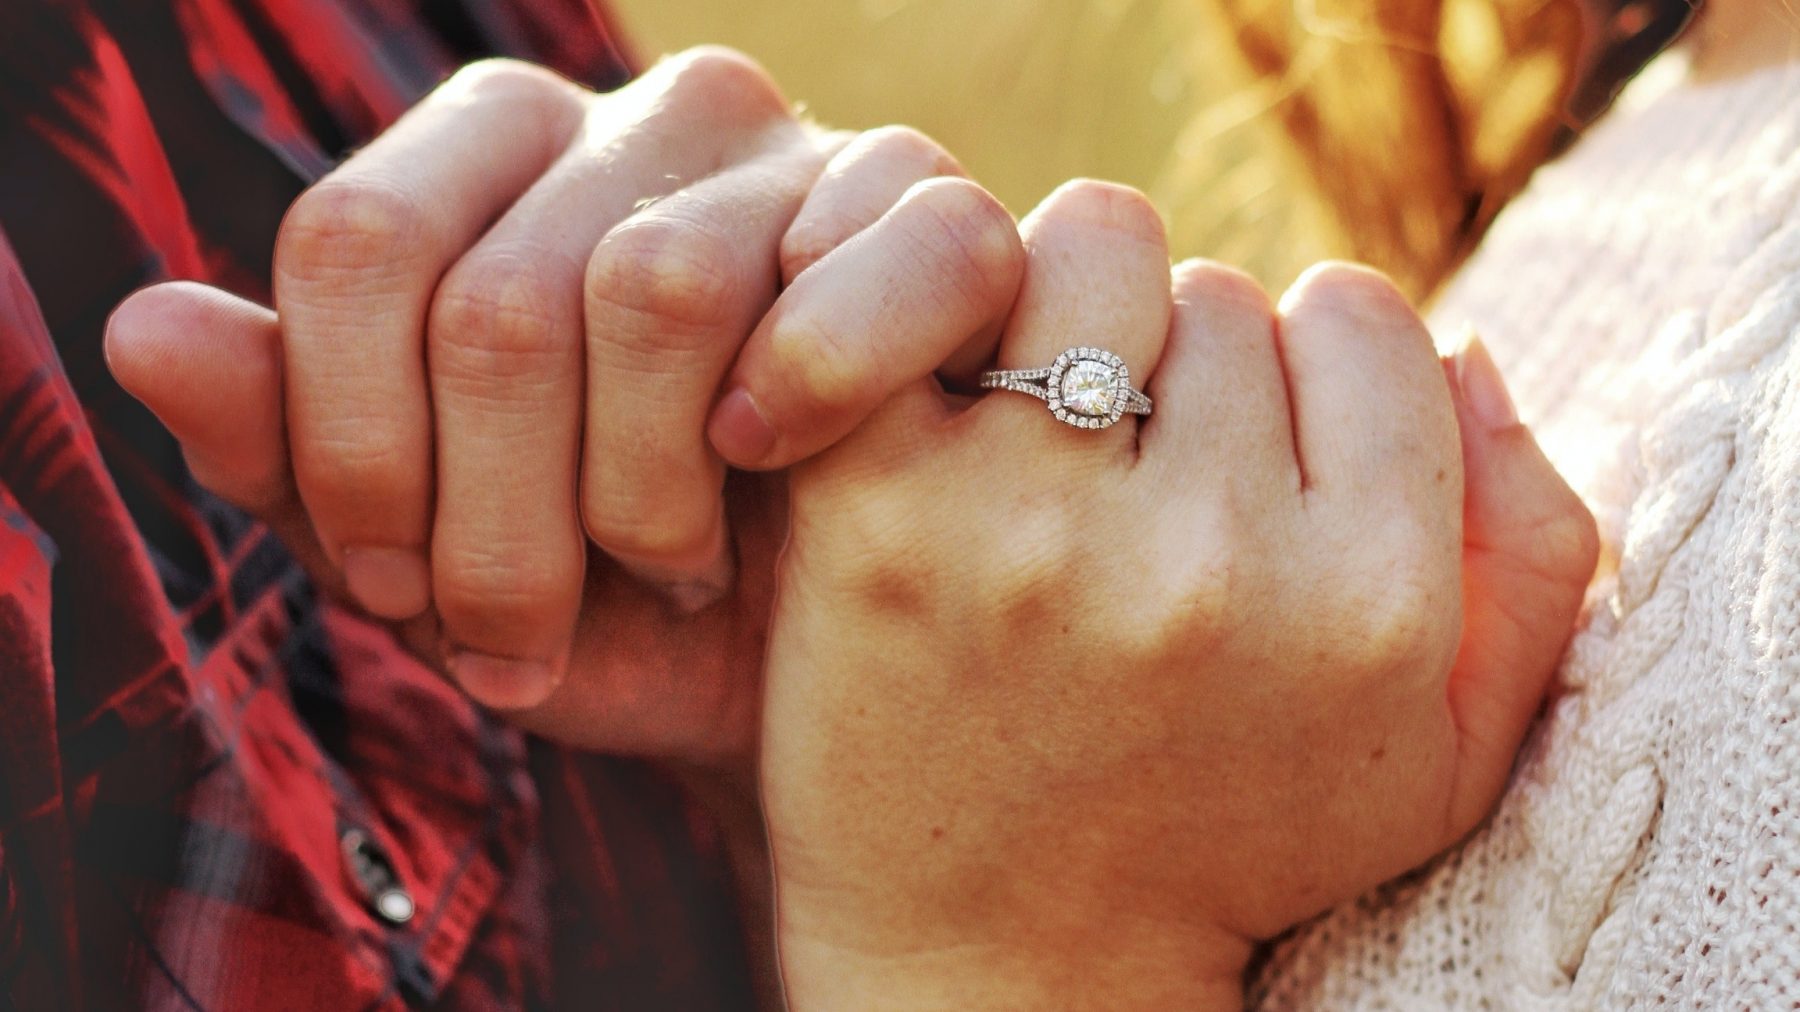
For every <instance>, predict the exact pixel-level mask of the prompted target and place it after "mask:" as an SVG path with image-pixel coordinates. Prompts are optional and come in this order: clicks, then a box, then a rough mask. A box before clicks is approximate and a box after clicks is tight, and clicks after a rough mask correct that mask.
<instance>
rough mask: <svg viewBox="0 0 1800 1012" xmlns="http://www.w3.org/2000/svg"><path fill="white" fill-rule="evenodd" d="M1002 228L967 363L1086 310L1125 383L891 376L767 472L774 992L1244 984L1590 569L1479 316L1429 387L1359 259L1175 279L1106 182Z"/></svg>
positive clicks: (1484, 718) (1217, 993)
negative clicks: (842, 425) (1071, 416)
mask: <svg viewBox="0 0 1800 1012" xmlns="http://www.w3.org/2000/svg"><path fill="white" fill-rule="evenodd" d="M1024 230H1025V234H1026V239H1027V248H1028V250H1029V259H1028V263H1027V267H1026V276H1025V282H1024V287H1023V290H1022V293H1021V295H1020V298H1019V304H1018V306H1017V309H1016V312H1015V315H1014V316H1013V317H1012V319H1011V322H1010V324H1009V326H1008V327H1007V329H1006V332H1005V336H1004V339H1003V341H1002V342H1001V345H1000V348H999V363H1000V366H1001V367H1003V368H1028V367H1035V366H1042V365H1047V364H1048V363H1049V362H1050V361H1051V360H1052V359H1053V358H1054V357H1055V356H1056V355H1057V354H1058V353H1059V352H1061V351H1062V350H1064V349H1065V348H1069V347H1073V346H1077V345H1082V344H1090V343H1094V344H1100V345H1104V346H1106V347H1108V348H1110V349H1111V350H1113V351H1115V352H1116V353H1118V354H1119V355H1121V356H1122V357H1123V358H1124V360H1125V362H1126V363H1127V365H1128V366H1129V368H1130V370H1131V375H1132V376H1133V377H1134V378H1135V382H1136V384H1137V385H1138V386H1140V388H1142V387H1143V386H1144V384H1145V381H1146V380H1147V381H1148V392H1149V393H1150V394H1151V395H1152V397H1153V398H1154V401H1155V414H1154V415H1153V416H1152V417H1151V418H1149V419H1147V420H1145V421H1143V422H1142V423H1141V424H1140V423H1135V422H1133V421H1132V420H1131V416H1127V418H1126V420H1125V421H1122V422H1121V423H1120V424H1118V425H1116V426H1114V427H1112V428H1110V429H1106V430H1103V431H1084V430H1077V429H1073V428H1069V427H1065V426H1063V425H1061V424H1059V423H1058V422H1056V421H1055V420H1054V419H1053V418H1052V417H1051V416H1050V415H1049V414H1048V413H1047V412H1046V410H1045V405H1044V404H1043V403H1042V402H1040V401H1035V400H1032V399H1030V398H1028V397H1025V396H1022V395H1018V394H1012V393H993V394H989V395H987V396H984V397H982V398H981V399H980V400H977V401H974V402H973V403H972V404H971V403H965V402H961V401H958V400H956V399H953V398H946V397H945V396H944V394H943V393H942V392H941V391H940V390H938V389H937V388H935V387H934V386H933V385H932V384H931V383H929V382H922V383H917V384H914V385H912V386H911V387H909V388H907V389H905V390H903V391H902V392H900V393H899V394H897V395H896V396H895V397H894V399H893V400H892V401H890V403H889V404H888V405H886V406H885V407H884V408H882V409H881V410H879V411H878V412H877V413H875V414H874V415H873V416H872V417H871V418H870V419H869V420H868V422H867V423H865V425H864V426H863V427H862V428H860V429H859V430H858V431H857V432H856V433H854V434H853V435H852V436H851V437H849V438H848V439H846V440H845V441H843V442H842V443H840V444H838V445H837V446H835V447H833V448H832V449H830V450H828V451H827V452H825V453H824V454H822V455H820V456H819V457H817V458H816V459H814V460H812V461H809V462H807V463H805V464H803V465H801V466H800V467H798V468H796V469H795V472H794V478H793V484H792V499H793V521H792V523H793V531H792V538H791V541H790V544H789V548H788V552H787V554H786V556H785V558H784V564H783V573H782V589H781V594H780V597H779V600H778V604H777V610H776V618H775V624H774V628H773V630H772V633H771V642H770V655H769V662H768V672H767V678H768V690H767V701H766V707H765V714H764V719H765V729H766V731H765V745H764V753H763V778H764V804H765V811H766V817H767V820H768V825H769V831H770V840H771V847H772V850H773V856H774V863H775V869H776V889H777V897H778V902H779V922H778V923H779V925H780V929H779V930H780V933H781V938H780V944H781V950H782V955H783V964H784V970H785V976H786V981H787V987H788V992H789V995H790V998H791V999H792V1001H793V1007H794V1008H796V1009H806V1008H814V1007H818V1008H860V1009H868V1008H887V1007H892V1008H907V1009H922V1008H940V1007H941V1008H1052V1007H1054V1008H1107V1009H1124V1008H1145V1009H1165V1008H1199V1007H1232V1008H1236V1007H1241V1001H1242V998H1241V994H1240V981H1239V977H1240V975H1241V973H1242V970H1243V967H1244V963H1245V960H1246V959H1247V957H1248V954H1249V952H1250V948H1251V945H1252V943H1253V942H1254V941H1256V940H1259V939H1266V938H1268V937H1270V936H1272V935H1274V934H1275V933H1277V932H1279V931H1281V930H1283V929H1285V928H1286V927H1288V926H1290V925H1292V924H1294V923H1295V922H1297V921H1299V920H1301V919H1303V918H1305V917H1308V916H1310V915H1313V914H1315V913H1317V912H1319V911H1321V910H1323V909H1325V908H1326V907H1327V906H1329V905H1331V904H1333V903H1336V902H1339V901H1342V900H1344V899H1346V898H1348V897H1351V896H1353V895H1355V894H1357V893H1359V892H1360V891H1362V890H1364V889H1366V888H1368V887H1370V886H1373V885H1375V884H1376V883H1378V882H1380V881H1382V880H1384V879H1386V878H1389V877H1391V876H1393V875H1395V874H1397V873H1399V872H1402V871H1404V870H1406V869H1408V868H1411V867H1414V866H1416V865H1417V864H1419V863H1420V862H1422V861H1424V860H1425V859H1427V858H1428V857H1430V856H1431V855H1433V854H1435V853H1437V852H1439V851H1441V850H1443V849H1444V848H1446V847H1448V846H1449V845H1451V844H1452V843H1453V842H1455V841H1456V840H1457V839H1459V838H1460V837H1462V836H1463V835H1464V834H1466V833H1468V832H1469V831H1470V830H1471V828H1472V827H1474V826H1475V825H1476V824H1477V822H1478V821H1479V820H1480V819H1481V818H1482V817H1483V816H1484V815H1485V813H1486V812H1487V811H1488V809H1489V806H1490V805H1491V804H1492V802H1493V801H1494V799H1495V797H1496V796H1497V794H1498V792H1499V791H1500V789H1501V787H1502V785H1503V783H1504V781H1505V778H1506V776H1507V773H1508V770H1509V768H1510V764H1511V762H1512V758H1513V754H1514V751H1515V749H1516V747H1517V745H1518V742H1519V740H1520V738H1521V735H1522V734H1523V732H1524V729H1525V727H1526V725H1527V723H1528V721H1529V720H1530V719H1531V717H1532V715H1533V713H1534V711H1535V709H1536V707H1537V706H1538V703H1539V701H1540V698H1541V694H1542V690H1543V687H1544V685H1545V683H1546V680H1547V678H1548V677H1549V675H1550V673H1551V671H1552V669H1553V667H1554V665H1555V662H1556V659H1557V657H1558V655H1559V653H1560V651H1561V648H1562V646H1563V644H1564V643H1565V641H1566V638H1567V636H1568V634H1569V631H1570V628H1571V624H1572V622H1573V619H1574V616H1575V614H1576V612H1577V610H1578V606H1579V602H1580V600H1581V597H1582V592H1583V588H1584V586H1585V583H1586V580H1587V577H1588V575H1589V574H1590V573H1591V571H1592V568H1593V564H1594V558H1595V552H1596V547H1595V535H1594V529H1593V524H1592V520H1591V518H1589V516H1588V515H1587V512H1586V510H1585V509H1583V508H1582V505H1581V503H1580V502H1579V500H1578V499H1577V498H1576V497H1575V496H1574V495H1573V494H1572V493H1571V492H1570V490H1569V489H1568V488H1567V487H1566V486H1565V485H1564V484H1563V483H1562V482H1561V481H1560V480H1559V479H1558V478H1557V476H1556V474H1555V472H1554V470H1553V469H1552V468H1551V467H1550V465H1549V464H1548V463H1547V461H1546V460H1545V459H1544V458H1543V457H1542V456H1541V454H1539V453H1538V451H1537V450H1536V448H1535V446H1534V444H1533V443H1532V441H1531V439H1530V437H1529V435H1528V434H1527V433H1526V432H1525V430H1524V429H1523V428H1522V427H1521V426H1520V425H1519V424H1518V423H1517V421H1516V419H1515V418H1513V417H1512V414H1511V409H1510V402H1509V401H1508V400H1507V399H1506V394H1505V392H1504V388H1503V387H1502V386H1501V385H1500V381H1499V379H1498V374H1497V373H1496V372H1495V371H1494V370H1493V368H1492V363H1491V362H1490V361H1489V360H1488V359H1487V358H1486V356H1485V353H1484V352H1482V351H1481V350H1480V349H1479V347H1475V348H1473V349H1471V350H1470V351H1469V352H1467V353H1465V355H1464V356H1463V358H1462V359H1461V362H1460V366H1459V369H1458V371H1457V373H1456V376H1455V379H1456V380H1459V381H1460V382H1459V386H1458V390H1457V391H1456V392H1453V390H1452V387H1451V384H1447V383H1446V381H1445V378H1446V377H1445V373H1444V372H1443V371H1442V368H1441V367H1440V363H1439V360H1438V358H1437V356H1436V354H1435V352H1434V350H1433V347H1432V344H1431V341H1430V339H1429V336H1428V335H1427V333H1426V331H1425V328H1424V326H1423V325H1422V324H1421V323H1420V321H1419V320H1418V318H1417V317H1416V316H1415V315H1414V313H1413V311H1412V310H1411V309H1410V308H1409V307H1408V306H1407V304H1406V303H1405V301H1404V300H1403V299H1402V297H1401V296H1400V295H1399V294H1398V293H1397V292H1396V291H1395V290H1394V288H1393V287H1392V286H1391V285H1389V284H1388V283H1387V282H1386V281H1385V279H1383V278H1381V277H1380V276H1379V275H1376V274H1374V273H1373V272H1370V271H1367V270H1363V269H1359V268H1352V267H1344V266H1329V267H1323V268H1319V269H1317V270H1315V271H1313V272H1311V273H1310V274H1308V275H1307V276H1306V277H1305V278H1303V279H1302V280H1301V281H1300V282H1298V283H1297V284H1296V285H1295V287H1294V288H1293V289H1292V290H1291V291H1289V292H1288V293H1287V295H1286V296H1285V297H1284V298H1283V300H1282V302H1281V305H1280V308H1279V310H1278V309H1276V308H1275V307H1274V306H1272V305H1271V303H1270V301H1269V299H1268V297H1267V296H1266V295H1265V294H1264V293H1263V292H1262V290H1261V289H1260V288H1259V287H1258V286H1257V285H1256V284H1255V283H1253V282H1252V281H1250V280H1249V279H1248V278H1246V277H1244V276H1243V275H1241V274H1238V273H1236V272H1234V271H1231V270H1228V269H1225V268H1222V267H1219V266H1216V265H1211V264H1205V263H1189V264H1184V265H1182V266H1181V267H1179V268H1177V269H1176V271H1175V273H1174V281H1173V287H1174V297H1173V302H1171V296H1170V275H1169V273H1168V266H1167V253H1166V249H1165V245H1164V240H1163V235H1162V231H1161V228H1160V226H1159V224H1158V222H1157V219H1156V216H1155V215H1154V213H1153V212H1152V210H1151V208H1150V207H1149V205H1148V204H1147V202H1146V201H1144V199H1143V198H1142V197H1140V196H1137V195H1135V194H1133V193H1131V192H1129V191H1125V190H1121V189H1118V188H1113V187H1107V186H1101V185H1097V184H1073V185H1071V186H1068V187H1066V188H1064V189H1062V190H1060V191H1059V192H1058V193H1056V194H1055V195H1053V196H1052V197H1051V198H1050V199H1049V200H1047V201H1046V202H1045V204H1044V205H1043V206H1041V207H1040V208H1039V209H1038V210H1036V211H1035V212H1034V213H1033V214H1032V215H1031V216H1030V217H1029V218H1028V219H1027V220H1026V223H1025V225H1024ZM1459 423H1460V424H1459ZM1459 432H1460V435H1459ZM1465 466H1466V468H1467V470H1466V473H1465ZM1465 486H1466V498H1465Z"/></svg>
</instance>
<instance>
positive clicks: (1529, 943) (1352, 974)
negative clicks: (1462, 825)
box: [1253, 25, 1800, 1012]
mask: <svg viewBox="0 0 1800 1012" xmlns="http://www.w3.org/2000/svg"><path fill="white" fill-rule="evenodd" d="M1706 27H1707V26H1705V25H1702V26H1701V29H1700V34H1699V36H1698V37H1697V38H1695V39H1691V40H1689V41H1688V42H1687V43H1685V44H1684V45H1683V46H1682V47H1681V48H1680V49H1678V50H1676V51H1673V52H1671V53H1670V54H1668V55H1665V56H1664V57H1662V58H1661V59H1660V60H1658V61H1657V62H1656V63H1655V64H1653V65H1652V67H1651V68H1650V69H1649V70H1647V71H1646V73H1645V74H1644V75H1642V76H1641V77H1640V78H1639V79H1638V80H1637V81H1636V82H1635V83H1634V84H1633V86H1632V87H1631V88H1630V89H1629V90H1628V91H1627V93H1626V94H1625V96H1624V97H1623V98H1622V100H1621V102H1620V103H1619V105H1618V107H1617V108H1615V109H1614V111H1613V112H1611V113H1609V114H1608V116H1607V117H1606V118H1605V119H1604V120H1603V121H1602V123H1601V124H1600V125H1599V126H1598V127H1596V128H1595V129H1593V130H1592V131H1590V132H1589V134H1588V135H1587V136H1586V137H1584V138H1583V139H1582V141H1581V142H1580V143H1579V144H1578V145H1577V146H1576V147H1575V149H1574V150H1572V151H1571V152H1570V153H1569V154H1568V155H1566V156H1565V157H1564V158H1562V159H1561V160H1560V161H1559V162H1557V163H1555V164H1553V165H1551V166H1549V167H1547V168H1545V169H1544V170H1542V171H1541V172H1539V173H1538V175H1537V177H1536V178H1535V179H1534V180H1533V181H1532V185H1531V186H1530V188H1529V190H1528V191H1527V192H1526V193H1525V194H1524V195H1522V196H1521V197H1520V198H1519V199H1518V201H1517V202H1516V203H1515V204H1514V205H1513V206H1512V207H1511V208H1509V209H1508V210H1507V211H1506V213H1505V214H1504V215H1503V216H1502V218H1501V219H1500V221H1499V223H1498V225H1497V226H1496V227H1495V229H1494V230H1493V231H1492V233H1491V234H1490V236H1489V237H1488V238H1487V239H1486V240H1485V242H1484V243H1483V246H1482V249H1481V251H1480V253H1479V254H1478V255H1477V256H1476V257H1475V259H1474V260H1472V261H1471V262H1470V263H1469V265H1468V266H1467V267H1466V268H1465V269H1464V271H1463V272H1462V274H1461V276H1460V277H1459V279H1458V280H1457V281H1456V282H1455V283H1454V284H1453V285H1452V286H1451V287H1450V289H1449V290H1448V291H1447V292H1446V294H1445V296H1444V298H1443V299H1442V301H1441V302H1440V304H1439V306H1438V307H1437V308H1436V310H1435V311H1434V312H1433V314H1432V315H1433V324H1434V327H1435V328H1436V329H1437V331H1438V333H1439V334H1440V336H1441V337H1442V338H1443V339H1444V340H1445V341H1446V343H1449V342H1451V341H1453V340H1454V339H1455V338H1456V336H1457V335H1458V333H1459V332H1460V331H1462V329H1463V328H1465V327H1468V326H1473V327H1474V328H1475V329H1476V330H1477V331H1478V332H1479V333H1481V334H1482V336H1483V338H1484V340H1486V342H1487V343H1488V344H1489V346H1490V347H1491V348H1492V349H1493V351H1494V354H1495V357H1496V359H1497V360H1498V361H1499V362H1500V364H1501V367H1502V368H1503V369H1504V370H1505V372H1506V373H1507V375H1508V377H1509V379H1510V381H1511V383H1512V386H1513V388H1514V390H1515V392H1516V393H1517V395H1518V400H1519V403H1520V408H1521V410H1522V412H1523V414H1524V416H1525V418H1526V420H1527V421H1528V422H1531V423H1532V424H1533V426H1534V428H1535V429H1536V430H1537V431H1538V433H1539V437H1540V439H1541V441H1542V442H1543V444H1544V446H1545V448H1546V449H1547V450H1549V452H1550V454H1551V456H1552V458H1553V459H1555V460H1556V462H1557V464H1558V466H1559V467H1561V468H1562V469H1563V471H1564V473H1565V474H1566V475H1567V476H1568V477H1569V479H1570V480H1571V482H1572V483H1574V484H1575V486H1576V488H1577V489H1579V490H1580V491H1581V492H1582V493H1583V495H1584V496H1585V497H1586V499H1587V501H1588V503H1589V504H1590V505H1591V506H1592V507H1593V509H1594V511H1595V513H1596V514H1597V515H1598V516H1599V518H1600V526H1601V530H1602V532H1603V534H1604V537H1605V540H1606V542H1607V545H1608V555H1609V559H1608V561H1607V562H1606V563H1603V566H1602V573H1601V575H1600V577H1599V579H1598V581H1597V582H1596V584H1595V586H1594V588H1593V590H1592V593H1591V595H1590V597H1589V602H1588V613H1587V615H1586V616H1585V618H1584V619H1583V624H1582V627H1581V629H1580V630H1579V632H1578V633H1577V635H1576V637H1575V640H1574V642H1573V644H1572V646H1571V648H1570V652H1569V655H1568V657H1567V658H1566V659H1565V661H1564V664H1563V668H1562V673H1561V681H1560V685H1561V693H1562V695H1561V697H1560V699H1559V700H1558V701H1557V702H1555V703H1554V704H1553V705H1552V706H1551V707H1550V709H1549V712H1548V714H1547V717H1546V719H1545V720H1544V721H1543V723H1542V724H1541V726H1540V727H1539V728H1538V729H1537V730H1536V732H1535V733H1534V735H1533V737H1532V738H1531V740H1530V741H1529V743H1528V744H1527V747H1526V750H1525V752H1524V754H1523V756H1522V757H1521V759H1520V762H1519V769H1518V772H1517V775H1516V778H1515V781H1514V783H1513V786H1512V788H1511V790H1510V791H1509V793H1508V795H1507V797H1506V799H1505V800H1504V802H1503V803H1502V804H1501V806H1500V809H1499V811H1498V813H1497V814H1496V815H1495V817H1494V819H1493V820H1492V822H1491V823H1490V824H1489V825H1488V826H1487V827H1485V828H1484V829H1483V830H1481V831H1480V832H1479V833H1478V834H1477V835H1475V836H1474V837H1473V838H1472V839H1471V840H1469V841H1468V842H1467V843H1466V844H1465V845H1464V846H1463V847H1462V848H1460V849H1459V850H1457V851H1455V852H1454V853H1452V854H1450V855H1449V856H1448V857H1446V858H1444V859H1442V860H1440V861H1439V862H1437V863H1436V864H1434V865H1432V866H1430V867H1428V868H1427V869H1425V870H1424V871H1422V872H1419V873H1417V874H1415V875H1413V876H1411V877H1409V878H1408V879H1406V880H1404V881H1402V882H1399V883H1395V884H1391V885H1389V886H1387V887H1384V888H1383V889H1381V890H1379V891H1377V892H1376V893H1374V894H1373V895H1370V896H1368V897H1365V898H1364V899H1363V900H1362V901H1360V902H1358V903H1356V904H1354V905H1352V906H1349V907H1346V908H1344V909H1340V910H1338V911H1335V912H1333V913H1331V914H1329V915H1327V916H1325V917H1324V918H1322V919H1320V920H1318V921H1316V922H1314V923H1312V924H1309V925H1307V926H1305V927H1303V928H1302V929H1300V930H1299V931H1298V932H1297V933H1295V934H1294V935H1293V936H1292V937H1291V938H1290V939H1288V940H1286V941H1284V942H1283V943H1282V944H1280V945H1279V946H1277V947H1276V949H1275V951H1274V952H1273V953H1272V955H1271V957H1270V960H1269V963H1268V965H1267V966H1266V967H1265V969H1264V971H1263V973H1262V976H1261V979H1260V983H1259V984H1258V986H1257V987H1256V988H1255V989H1254V992H1253V1004H1254V1005H1255V1006H1256V1007H1258V1008H1263V1009H1295V1010H1300V1009H1305V1010H1315V1009H1322V1010H1331V1012H1336V1010H1340V1009H1431V1010H1438V1009H1495V1010H1507V1012H1511V1010H1521V1012H1525V1010H1538V1009H1546V1010H1547V1009H1559V1010H1560V1009H1623V1008H1639V1007H1668V1008H1680V1009H1709V1010H1710V1009H1757V1010H1762V1009H1769V1010H1775V1009H1800V63H1794V62H1781V61H1765V63H1764V64H1763V65H1762V66H1761V67H1758V68H1751V69H1748V70H1745V69H1741V68H1731V69H1730V70H1729V71H1726V70H1722V69H1721V68H1719V67H1716V66H1712V65H1711V64H1712V62H1714V61H1710V59H1709V55H1710V54H1709V52H1708V48H1707V47H1708V38H1707V35H1706V31H1705V29H1706Z"/></svg>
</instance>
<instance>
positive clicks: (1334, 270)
mask: <svg viewBox="0 0 1800 1012" xmlns="http://www.w3.org/2000/svg"><path fill="white" fill-rule="evenodd" d="M1288 301H1289V303H1290V309H1289V312H1290V313H1292V312H1293V311H1294V310H1295V309H1298V308H1299V307H1303V306H1304V307H1308V308H1311V309H1312V310H1314V311H1317V312H1325V313H1342V314H1344V315H1347V316H1350V317H1353V318H1357V319H1361V320H1364V321H1367V322H1369V323H1371V324H1375V325H1378V326H1392V325H1393V324H1395V323H1396V322H1404V323H1407V324H1414V323H1416V321H1417V319H1418V317H1417V314H1415V313H1414V312H1413V308H1412V303H1410V302H1409V301H1407V298H1406V295H1405V293H1403V292H1401V291H1400V289H1399V288H1398V287H1397V286H1395V284H1394V282H1393V281H1392V280H1391V279H1390V278H1389V277H1388V276H1387V275H1386V274H1383V273H1381V272H1380V271H1378V270H1376V269H1374V268H1373V267H1365V266H1363V265H1362V264H1352V263H1344V262H1341V261H1327V262H1325V263H1321V264H1316V265H1314V266H1313V267H1311V268H1309V269H1308V270H1307V271H1306V273H1304V274H1302V275H1301V276H1300V278H1299V280H1297V281H1295V282H1294V287H1293V291H1292V293H1291V295H1290V296H1289V300H1288Z"/></svg>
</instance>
